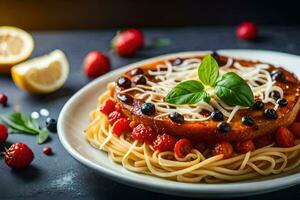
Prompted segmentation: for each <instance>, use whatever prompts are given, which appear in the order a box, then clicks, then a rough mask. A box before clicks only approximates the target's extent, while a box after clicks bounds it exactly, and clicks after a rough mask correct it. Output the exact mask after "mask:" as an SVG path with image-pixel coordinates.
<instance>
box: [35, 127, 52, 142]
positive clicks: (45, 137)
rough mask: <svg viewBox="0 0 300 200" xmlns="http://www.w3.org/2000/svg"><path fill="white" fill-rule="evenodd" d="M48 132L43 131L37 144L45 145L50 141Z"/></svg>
mask: <svg viewBox="0 0 300 200" xmlns="http://www.w3.org/2000/svg"><path fill="white" fill-rule="evenodd" d="M48 135H49V133H48V131H47V130H41V131H40V132H39V134H38V136H37V138H36V142H37V143H38V144H42V143H44V142H45V141H46V140H47V139H48Z"/></svg>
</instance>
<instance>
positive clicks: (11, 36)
mask: <svg viewBox="0 0 300 200" xmlns="http://www.w3.org/2000/svg"><path fill="white" fill-rule="evenodd" d="M33 47H34V42H33V39H32V37H31V35H30V34H29V33H27V32H26V31H24V30H22V29H19V28H16V27H11V26H0V72H3V73H9V72H10V68H11V67H12V66H13V65H15V64H17V63H20V62H22V61H24V60H26V59H27V58H29V56H30V55H31V53H32V51H33Z"/></svg>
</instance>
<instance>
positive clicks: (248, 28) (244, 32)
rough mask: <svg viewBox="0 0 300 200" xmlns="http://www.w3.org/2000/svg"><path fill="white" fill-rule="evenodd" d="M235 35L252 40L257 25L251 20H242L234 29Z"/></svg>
mask: <svg viewBox="0 0 300 200" xmlns="http://www.w3.org/2000/svg"><path fill="white" fill-rule="evenodd" d="M236 35H237V37H238V38H240V39H242V40H253V39H255V38H256V36H257V27H256V24H255V23H253V22H243V23H241V24H240V25H239V26H238V27H237V29H236Z"/></svg>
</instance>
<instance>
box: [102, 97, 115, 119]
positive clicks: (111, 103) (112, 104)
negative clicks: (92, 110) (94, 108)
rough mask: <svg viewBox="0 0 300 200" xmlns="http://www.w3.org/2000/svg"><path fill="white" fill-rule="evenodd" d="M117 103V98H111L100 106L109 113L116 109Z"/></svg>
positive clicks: (104, 112)
mask: <svg viewBox="0 0 300 200" xmlns="http://www.w3.org/2000/svg"><path fill="white" fill-rule="evenodd" d="M115 105H116V102H115V100H113V99H111V98H109V99H107V100H106V101H105V102H104V103H103V104H102V105H101V106H100V111H101V112H102V113H103V114H105V115H109V114H110V113H111V112H113V111H114V110H115Z"/></svg>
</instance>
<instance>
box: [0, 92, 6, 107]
mask: <svg viewBox="0 0 300 200" xmlns="http://www.w3.org/2000/svg"><path fill="white" fill-rule="evenodd" d="M0 104H1V105H2V106H6V105H7V96H6V95H5V94H3V93H0Z"/></svg>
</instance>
